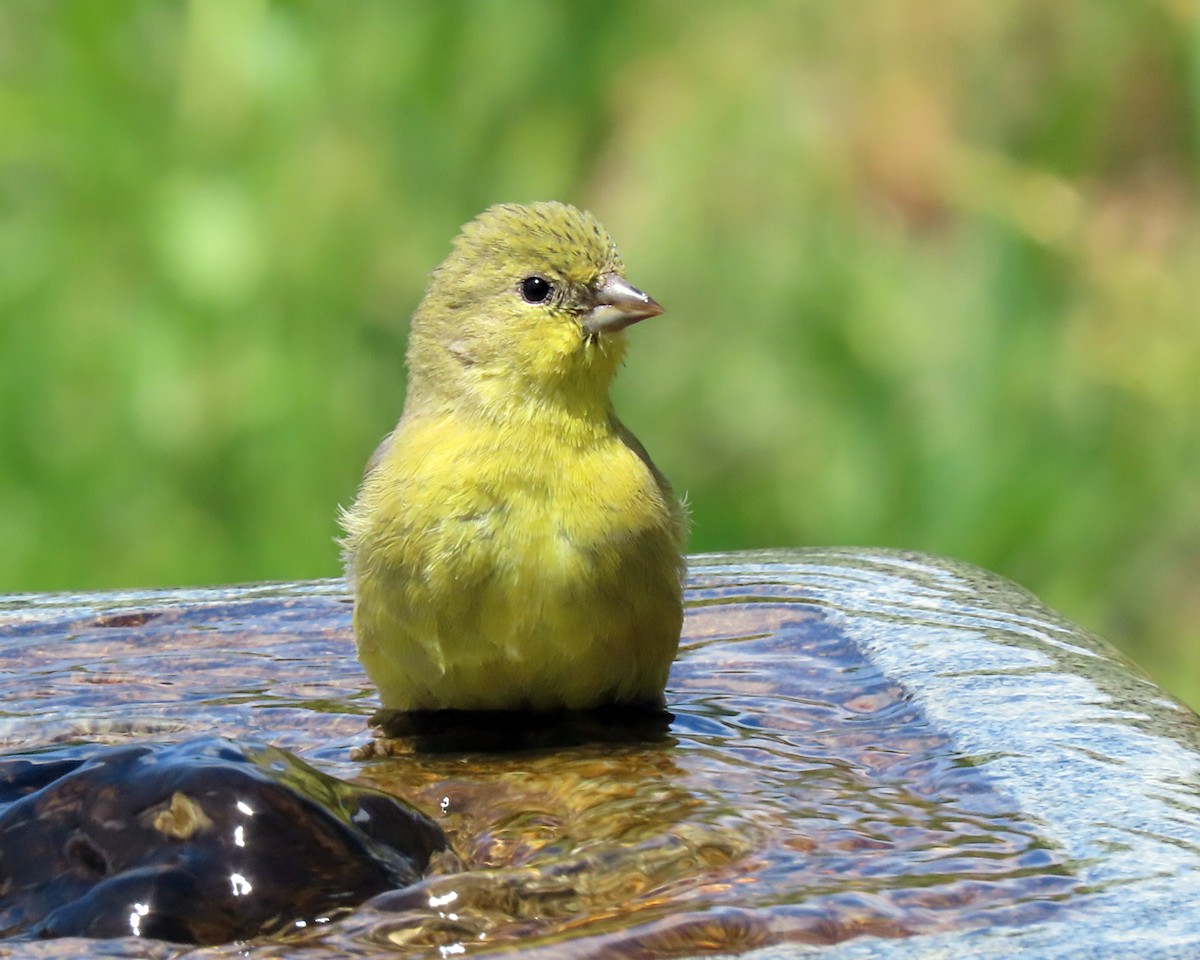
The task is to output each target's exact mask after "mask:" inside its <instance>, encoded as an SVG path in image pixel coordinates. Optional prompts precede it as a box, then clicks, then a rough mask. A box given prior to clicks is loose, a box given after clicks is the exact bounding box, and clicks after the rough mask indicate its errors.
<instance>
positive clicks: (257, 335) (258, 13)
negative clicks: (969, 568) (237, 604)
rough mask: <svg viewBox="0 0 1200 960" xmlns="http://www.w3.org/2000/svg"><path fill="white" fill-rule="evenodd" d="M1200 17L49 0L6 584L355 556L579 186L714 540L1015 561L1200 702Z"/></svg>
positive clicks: (9, 441) (824, 7) (988, 3)
mask: <svg viewBox="0 0 1200 960" xmlns="http://www.w3.org/2000/svg"><path fill="white" fill-rule="evenodd" d="M1197 9H1198V8H1197V5H1196V4H1195V3H1193V2H1188V0H1176V2H1172V0H1160V2H1136V0H1122V2H1105V0H1089V2H1082V0H1080V2H1069V0H1063V2H1059V3H1053V4H1048V3H1044V2H1039V0H1028V2H1018V0H1013V2H1005V3H996V2H994V0H914V2H904V0H855V2H846V3H831V2H820V0H810V2H800V0H795V2H778V3H770V2H748V3H736V4H735V3H718V2H712V3H702V2H693V3H681V2H669V0H664V2H655V0H634V2H618V0H611V2H603V3H599V2H591V3H584V2H577V3H570V4H563V3H555V2H550V0H547V2H533V0H491V2H476V3H443V2H432V0H431V2H382V0H376V2H366V0H364V2H358V3H347V2H335V0H312V2H274V3H267V2H262V0H194V2H191V3H186V2H165V0H146V2H136V0H105V2H98V0H75V2H54V0H4V2H3V3H2V4H0V590H3V591H25V590H58V589H88V588H103V587H118V586H141V585H182V584H200V583H224V582H230V581H247V580H260V579H290V578H305V577H319V576H331V575H335V574H336V573H337V572H338V569H339V567H338V559H337V549H336V547H335V545H334V543H333V538H334V537H335V535H336V534H337V529H336V525H335V507H336V505H337V504H339V503H347V502H348V501H349V500H350V499H351V497H352V495H353V492H354V489H355V486H356V484H357V481H358V478H359V474H360V470H361V467H362V465H363V463H364V461H365V460H366V458H367V455H368V454H369V453H370V451H371V450H372V449H373V447H374V445H375V443H376V442H377V441H378V439H379V438H380V437H381V436H382V435H383V434H384V433H385V432H386V431H387V430H388V429H390V427H391V425H392V423H393V422H394V420H395V419H396V417H397V415H398V413H399V410H400V406H401V401H402V397H403V378H404V370H403V348H404V341H405V334H406V325H407V318H408V315H409V314H410V312H411V310H412V309H413V307H414V305H415V304H416V302H417V300H418V299H419V297H420V294H421V291H422V288H423V285H424V282H425V277H426V275H427V273H428V271H429V270H430V269H432V268H433V267H434V266H435V265H436V264H437V263H438V261H440V260H441V259H442V257H443V256H444V255H445V253H446V251H447V249H448V245H449V242H450V239H451V237H452V236H453V234H454V233H455V231H456V230H457V228H458V227H459V225H460V224H461V223H463V222H464V221H465V220H467V219H469V218H470V217H471V216H473V215H474V214H475V213H477V212H478V211H479V210H481V209H482V208H483V207H485V206H487V205H488V204H490V203H493V202H496V201H500V200H533V199H543V198H559V199H563V200H569V201H573V202H575V203H578V204H580V205H583V206H586V207H588V208H590V209H592V210H593V211H594V212H595V213H596V214H597V215H598V216H599V217H600V219H601V220H602V221H603V222H604V223H605V224H606V225H607V226H608V227H609V229H610V231H611V232H612V233H613V235H614V236H615V237H616V238H617V240H618V242H619V244H620V246H621V250H622V253H623V255H624V258H625V260H626V262H627V264H628V265H629V272H630V278H631V279H632V280H633V282H634V283H636V284H638V285H639V286H641V287H643V288H644V289H646V290H648V291H650V292H651V293H652V294H653V295H654V296H655V297H656V298H658V299H659V300H661V301H662V303H664V304H665V305H667V307H668V313H667V314H666V315H665V316H664V317H661V318H659V319H655V320H653V321H651V322H649V323H646V324H644V325H642V326H639V327H638V328H637V329H636V330H635V331H634V332H633V335H632V341H633V342H632V351H631V355H630V361H629V363H628V365H627V368H626V370H625V371H624V372H623V374H622V377H621V378H620V380H619V381H618V387H617V397H616V401H617V406H618V409H620V411H621V412H622V416H623V418H624V419H625V420H626V422H627V423H629V425H630V426H631V427H632V428H633V429H634V431H635V432H636V433H637V434H638V435H639V436H640V437H641V438H642V439H643V440H644V441H645V443H646V445H647V446H648V447H649V449H650V450H651V451H652V452H653V454H654V456H655V459H656V460H657V461H658V463H659V465H660V466H661V467H662V468H663V469H664V471H665V472H666V473H667V474H668V475H669V476H670V477H671V478H672V479H673V480H674V481H675V483H676V485H677V486H678V487H679V488H680V489H681V490H685V491H687V493H688V495H689V498H690V500H691V504H692V510H693V514H694V518H695V523H694V531H693V535H692V543H691V546H692V549H693V550H696V551H703V550H715V549H726V548H749V547H760V546H791V545H803V544H820V545H823V544H856V545H888V546H901V547H908V548H914V549H922V550H928V551H933V552H936V553H941V554H948V555H952V556H956V557H960V558H963V559H966V560H970V561H973V562H975V563H978V564H981V565H983V566H985V567H988V568H991V569H993V570H996V571H999V572H1001V573H1003V574H1005V575H1007V576H1009V577H1011V578H1012V579H1014V580H1017V581H1018V582H1020V583H1022V584H1024V585H1026V586H1027V587H1029V588H1031V589H1032V590H1034V591H1035V592H1036V593H1038V594H1039V595H1041V596H1042V597H1043V598H1044V599H1046V600H1047V601H1048V602H1049V603H1051V604H1052V605H1055V606H1056V607H1058V608H1059V609H1060V610H1062V611H1063V612H1064V613H1066V614H1067V615H1068V616H1070V617H1072V618H1073V619H1075V620H1077V621H1079V622H1081V623H1083V624H1084V625H1086V626H1088V627H1090V628H1092V629H1095V630H1096V631H1098V632H1100V633H1101V634H1103V635H1105V636H1107V637H1108V638H1109V639H1111V640H1113V641H1114V642H1116V643H1118V644H1119V645H1121V646H1123V647H1124V648H1125V649H1126V650H1128V651H1129V652H1130V653H1131V654H1132V655H1133V656H1134V657H1135V658H1136V659H1137V660H1139V661H1140V662H1141V663H1142V664H1143V665H1144V666H1145V667H1146V668H1147V669H1149V670H1150V671H1151V673H1152V674H1153V675H1154V676H1155V677H1156V678H1157V679H1158V680H1159V681H1160V682H1161V683H1163V684H1164V685H1165V686H1166V687H1168V688H1169V689H1171V690H1172V691H1174V692H1176V693H1178V694H1180V695H1181V696H1183V697H1184V698H1186V699H1188V700H1189V701H1190V702H1192V703H1193V704H1195V703H1200V645H1198V643H1197V640H1198V639H1200V433H1198V423H1197V420H1198V418H1197V411H1198V409H1200V190H1198V174H1200V17H1198V14H1197Z"/></svg>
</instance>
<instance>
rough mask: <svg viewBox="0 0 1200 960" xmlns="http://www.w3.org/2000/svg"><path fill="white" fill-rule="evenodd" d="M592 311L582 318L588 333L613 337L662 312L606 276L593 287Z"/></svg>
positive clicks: (634, 289)
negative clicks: (614, 334) (612, 334)
mask: <svg viewBox="0 0 1200 960" xmlns="http://www.w3.org/2000/svg"><path fill="white" fill-rule="evenodd" d="M592 303H593V306H592V309H591V310H589V311H588V312H587V313H586V314H585V315H584V317H583V329H584V330H586V331H587V332H588V333H616V332H617V331H618V330H624V329H625V328H626V327H627V326H629V325H630V324H631V323H637V322H638V321H639V320H645V319H646V318H647V317H656V316H658V315H659V314H660V313H662V312H663V308H662V307H660V306H659V305H658V303H657V302H656V301H655V300H654V299H653V298H652V297H648V296H646V295H645V294H644V293H642V291H641V290H639V289H637V287H633V286H630V285H629V283H628V282H627V281H626V280H625V279H624V278H623V277H619V276H617V275H616V274H615V273H606V274H604V276H602V277H601V278H600V279H599V280H597V281H596V283H595V285H594V286H593V287H592Z"/></svg>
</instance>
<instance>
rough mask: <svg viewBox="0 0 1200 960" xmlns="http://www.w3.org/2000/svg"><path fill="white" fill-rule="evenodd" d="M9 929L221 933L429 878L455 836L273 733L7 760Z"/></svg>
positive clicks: (300, 916) (1, 840) (310, 913)
mask: <svg viewBox="0 0 1200 960" xmlns="http://www.w3.org/2000/svg"><path fill="white" fill-rule="evenodd" d="M0 804H2V805H3V812H2V813H0V936H9V937H11V936H18V935H19V936H26V937H29V936H36V937H62V936H84V937H120V936H130V935H134V936H142V937H153V938H156V939H160V940H172V941H176V942H180V943H198V944H215V943H223V942H227V941H230V940H244V939H248V938H251V937H256V936H259V935H262V934H270V933H275V932H278V931H281V930H284V929H287V928H289V927H293V926H299V925H304V924H311V923H314V922H322V921H323V920H324V919H325V918H329V917H331V916H336V915H338V914H339V913H342V912H345V911H346V910H348V909H350V908H352V907H354V906H355V905H357V904H359V903H361V902H362V901H363V900H365V899H366V898H368V897H371V896H374V895H375V894H377V893H381V892H382V891H385V890H391V889H395V888H397V887H401V886H405V885H407V884H410V883H412V882H414V881H415V880H417V879H418V878H419V877H420V875H421V873H422V872H423V871H424V870H425V868H426V867H427V866H428V863H429V858H430V856H431V854H432V853H433V852H434V851H436V850H440V849H443V848H445V846H446V839H445V836H444V834H443V833H442V831H441V830H440V828H439V827H438V826H437V825H436V824H434V823H433V822H432V821H431V820H429V819H428V818H426V817H425V816H424V815H422V814H420V813H419V812H417V811H416V810H414V809H413V808H411V807H409V806H407V805H405V804H404V803H403V801H401V800H398V799H396V798H395V797H392V796H389V795H388V794H385V793H381V792H378V791H375V790H369V789H365V788H362V787H357V786H354V785H353V784H349V783H346V782H344V781H341V780H336V779H334V778H332V777H329V776H327V775H325V774H323V773H320V772H319V771H317V770H314V769H313V768H312V767H309V766H307V765H306V764H304V763H302V762H301V761H300V760H298V759H296V758H295V757H293V756H291V755H290V754H288V753H285V752H284V751H282V750H278V749H275V748H274V747H269V746H265V745H263V744H257V743H235V742H233V741H230V740H225V739H220V738H212V737H210V738H202V739H196V740H189V741H185V742H183V743H176V744H168V745H163V744H138V745H136V746H123V747H109V746H100V745H96V744H86V745H81V746H74V747H68V748H63V749H57V750H52V751H48V752H45V753H29V754H22V755H14V756H7V757H2V758H0Z"/></svg>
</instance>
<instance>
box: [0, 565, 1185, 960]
mask: <svg viewBox="0 0 1200 960" xmlns="http://www.w3.org/2000/svg"><path fill="white" fill-rule="evenodd" d="M687 600H688V607H687V620H686V623H685V627H684V636H683V642H682V645H681V650H680V656H679V659H678V661H677V662H676V664H675V666H674V669H673V671H672V674H671V682H670V685H669V687H668V690H667V699H668V704H669V707H670V709H671V711H672V712H673V713H674V720H673V721H672V722H671V723H670V725H669V728H667V729H666V730H665V731H659V732H658V733H657V734H656V735H645V736H629V737H626V738H608V739H605V740H604V741H602V742H590V743H589V742H585V743H581V744H577V745H574V746H557V747H554V746H547V747H541V748H538V749H533V748H529V747H525V748H522V749H519V750H515V751H479V752H462V751H460V752H453V753H445V752H425V751H421V750H417V749H413V748H412V745H408V746H407V747H406V746H405V745H404V744H403V743H401V744H400V745H399V748H398V749H397V751H396V755H393V756H386V757H377V758H373V759H370V760H365V761H363V760H355V759H353V758H352V752H353V751H355V750H356V749H360V750H361V748H362V746H363V745H364V744H365V743H367V741H368V740H369V737H368V734H367V729H366V720H367V717H368V716H369V715H370V714H371V713H372V712H373V710H374V709H375V707H376V706H377V702H376V700H375V698H374V692H373V690H372V689H371V688H370V685H369V684H368V682H367V680H366V678H365V676H364V675H363V673H362V671H361V668H360V667H359V665H358V663H357V661H356V660H355V657H354V645H353V639H352V637H351V632H350V604H349V602H348V594H347V590H346V587H345V584H344V583H342V582H341V581H336V580H331V581H319V582H312V583H300V584H282V585H275V584H265V585H257V586H249V587H231V588H222V589H208V590H171V591H165V590H164V591H138V592H125V593H106V594H88V595H65V594H56V595H45V594H38V595H21V596H10V597H5V598H0V689H2V691H3V703H4V708H3V716H2V717H0V746H2V747H3V748H4V752H6V753H15V752H25V751H29V750H31V749H35V748H39V747H42V746H49V745H54V744H60V743H63V742H70V741H80V740H86V741H92V742H99V743H113V744H121V745H124V744H130V743H134V742H137V741H139V740H143V739H153V740H154V741H155V742H163V741H171V740H174V739H184V738H186V737H192V736H200V735H220V736H222V737H226V738H234V739H238V738H247V739H252V740H257V741H266V742H269V743H271V744H273V745H274V746H276V747H280V748H283V749H285V750H288V751H291V752H292V753H294V754H296V755H298V756H299V757H300V758H301V759H302V760H303V761H305V762H307V763H308V764H311V765H312V766H314V767H316V768H318V769H319V770H321V771H323V772H324V773H327V774H330V775H332V776H335V777H338V778H342V779H345V780H350V781H353V782H355V783H357V784H360V785H363V786H366V787H372V788H376V789H382V790H384V791H386V792H388V793H391V794H395V795H399V796H401V797H404V798H406V799H407V800H409V801H411V802H412V803H414V804H415V805H416V806H417V807H419V808H421V809H423V810H424V811H425V812H426V813H428V814H429V815H431V816H432V817H433V818H434V819H435V820H436V821H437V822H438V823H439V824H440V825H441V827H442V828H443V829H444V830H445V831H446V833H447V835H448V836H449V838H450V842H451V844H452V845H453V847H454V848H455V850H456V851H457V859H456V860H455V859H453V858H447V859H446V860H445V861H442V862H437V863H435V865H434V868H433V870H432V872H431V873H430V874H429V875H428V876H427V877H426V878H425V879H424V880H423V881H421V882H420V883H418V884H416V885H415V886H412V887H409V888H406V889H402V890H398V891H393V892H388V893H384V894H382V895H380V896H378V897H376V898H375V899H373V900H370V901H368V902H367V903H366V904H364V905H363V906H361V907H359V908H358V909H357V910H355V911H353V912H352V913H350V914H349V915H348V916H344V917H341V918H339V919H337V920H335V921H334V922H331V923H328V924H324V925H319V926H317V925H312V924H310V925H307V926H304V927H297V928H296V929H294V930H291V931H288V932H286V933H285V934H283V935H277V936H276V937H274V938H271V939H264V940H259V941H251V942H249V943H241V944H229V945H227V946H224V947H220V946H219V947H210V948H206V949H205V950H204V951H203V955H204V956H206V957H230V958H232V957H251V958H260V957H261V958H265V957H285V956H287V957H290V956H301V955H303V956H304V957H305V958H313V960H319V958H324V957H329V958H333V957H344V956H347V955H353V956H356V957H378V958H387V957H393V958H394V957H443V956H456V955H465V956H473V955H479V956H485V955H488V954H489V953H491V952H494V951H500V950H503V949H505V948H507V949H511V948H513V947H514V946H517V945H519V946H520V947H522V948H523V950H522V954H521V955H522V956H528V957H555V958H557V957H566V958H572V957H593V956H594V957H600V956H603V957H621V956H628V957H638V958H644V957H692V956H712V955H724V954H751V955H754V956H757V957H759V958H762V960H765V958H774V957H791V956H797V955H801V954H804V955H807V954H808V953H810V952H815V953H817V954H819V955H821V956H823V957H830V958H858V957H864V958H865V957H888V958H897V957H899V958H904V957H909V956H911V957H931V956H932V957H937V956H943V955H944V956H947V957H950V956H955V957H957V956H961V955H965V954H969V955H971V956H973V957H987V956H1007V955H1010V954H1012V953H1013V952H1017V951H1029V952H1031V953H1033V954H1036V955H1040V956H1047V955H1053V956H1068V955H1078V956H1103V955H1104V954H1105V952H1106V951H1111V952H1113V953H1118V954H1119V953H1120V952H1121V951H1122V950H1129V949H1134V950H1135V952H1137V953H1139V954H1140V955H1150V954H1153V953H1154V952H1155V950H1156V949H1161V950H1163V951H1167V952H1170V951H1185V949H1186V948H1187V947H1189V946H1190V947H1191V948H1193V949H1196V948H1197V947H1198V946H1200V906H1197V904H1200V721H1198V720H1197V718H1196V716H1195V715H1194V714H1193V713H1191V712H1190V711H1189V710H1187V709H1186V708H1184V707H1182V706H1180V705H1179V704H1178V703H1176V702H1175V701H1173V700H1171V699H1170V698H1169V697H1168V696H1167V695H1166V694H1164V693H1163V692H1162V691H1160V690H1159V689H1158V688H1156V687H1155V686H1154V685H1153V684H1151V683H1150V682H1149V681H1148V680H1146V679H1145V678H1144V677H1143V676H1142V675H1141V674H1140V673H1139V672H1138V671H1137V669H1136V668H1135V667H1132V666H1131V665H1130V664H1129V663H1128V662H1127V661H1125V660H1124V659H1123V658H1122V657H1121V656H1120V655H1119V654H1117V653H1116V652H1115V651H1114V650H1113V649H1112V648H1111V647H1109V646H1108V645H1107V644H1105V643H1104V642H1103V641H1101V640H1099V639H1097V638H1095V637H1093V636H1091V635H1089V634H1087V633H1085V632H1083V631H1081V630H1080V629H1078V628H1077V627H1075V626H1073V625H1072V624H1070V623H1068V622H1066V621H1064V620H1063V619H1061V618H1060V617H1058V616H1057V615H1056V614H1054V613H1053V612H1052V611H1050V610H1048V609H1047V608H1046V607H1044V606H1043V605H1041V604H1040V603H1039V602H1038V601H1037V600H1036V599H1034V598H1033V597H1032V596H1031V595H1029V594H1028V593H1026V592H1025V591H1023V590H1021V589H1020V588H1017V587H1015V586H1013V585H1011V584H1009V583H1007V582H1006V581H1003V580H1000V579H999V578H997V577H994V576H992V575H990V574H986V573H984V572H982V571H979V570H977V569H975V568H971V567H968V566H966V565H963V564H958V563H954V562H950V561H945V560H940V559H936V558H932V557H928V556H923V555H916V554H904V553H895V552H884V551H870V552H868V551H852V550H796V551H780V552H769V553H768V552H764V553H739V554H724V555H704V556H696V557H692V558H691V562H690V573H689V580H688V590H687ZM0 866H2V865H0ZM968 945H969V946H968ZM4 949H6V950H13V951H16V953H17V954H19V955H21V956H36V957H67V956H78V955H80V952H81V944H80V942H79V941H72V940H70V939H64V940H49V941H41V942H29V941H26V942H18V943H10V944H8V945H7V946H6V947H5V948H4ZM193 949H194V948H190V947H181V946H179V945H177V944H169V943H163V942H158V941H152V940H137V939H133V938H125V939H119V940H106V941H90V942H88V943H87V944H86V947H84V948H82V952H84V953H86V954H87V955H88V956H91V957H155V958H158V957H164V958H165V957H175V956H182V955H184V954H186V953H188V952H189V951H190V950H193ZM4 955H10V954H8V953H5V954H4Z"/></svg>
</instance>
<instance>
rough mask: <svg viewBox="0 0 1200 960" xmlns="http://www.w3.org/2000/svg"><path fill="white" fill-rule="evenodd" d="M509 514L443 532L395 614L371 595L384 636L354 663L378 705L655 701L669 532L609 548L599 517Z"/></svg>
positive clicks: (675, 601) (662, 663)
mask: <svg viewBox="0 0 1200 960" xmlns="http://www.w3.org/2000/svg"><path fill="white" fill-rule="evenodd" d="M522 506H523V505H521V504H515V505H514V504H511V503H510V504H507V505H506V506H505V508H504V509H502V510H495V511H489V512H487V513H484V514H481V515H476V516H471V517H463V518H461V519H460V520H457V521H453V524H454V525H457V526H458V527H459V528H460V529H457V530H452V529H450V527H449V526H448V525H444V526H443V527H442V530H441V540H442V544H443V549H441V550H439V551H437V558H436V561H435V562H433V563H431V564H430V565H429V566H428V567H427V568H426V569H424V570H422V571H419V576H416V577H409V578H407V582H408V587H409V589H408V590H406V591H405V595H406V602H405V603H404V604H403V605H394V601H395V597H396V591H394V590H393V589H390V588H389V589H386V590H385V591H383V593H384V594H385V595H388V596H390V598H391V600H392V602H393V608H392V610H391V611H390V612H389V614H388V616H387V618H386V619H387V620H388V621H389V622H388V624H387V630H386V635H378V636H377V640H376V642H375V643H373V644H371V646H372V647H374V648H375V649H374V650H373V651H369V650H366V649H364V650H362V651H361V653H362V655H363V659H364V664H365V665H367V667H368V670H369V671H370V672H371V673H372V676H373V678H374V679H376V682H377V683H378V685H379V687H380V692H381V694H382V696H383V698H384V704H385V705H386V706H389V707H394V708H397V709H439V708H451V707H452V708H456V709H476V710H478V709H510V708H528V709H559V708H567V709H582V708H587V707H591V706H596V705H599V704H601V703H606V702H622V701H624V702H652V701H654V700H656V699H657V698H659V697H660V696H661V691H662V688H663V685H664V684H665V681H666V674H667V670H668V669H669V666H670V663H671V661H672V659H673V658H674V655H675V650H676V646H677V643H678V638H679V630H680V625H681V619H680V618H681V612H680V598H679V584H678V576H677V571H676V567H675V565H674V564H673V563H672V562H671V557H672V556H673V555H674V556H677V550H678V548H677V547H676V546H675V544H674V541H673V540H672V538H671V535H670V533H669V531H668V530H667V529H665V528H660V527H653V526H650V527H645V528H644V529H642V530H640V532H639V531H636V530H635V531H634V532H632V533H631V532H630V530H629V529H626V528H625V527H624V526H623V527H622V528H621V530H620V534H621V535H619V536H618V535H617V533H618V531H617V530H616V529H615V528H613V529H607V528H606V525H605V523H604V517H602V516H591V517H586V516H585V517H582V518H581V517H580V516H578V511H576V515H575V516H572V517H566V516H563V515H562V514H561V513H559V512H556V511H553V510H549V509H547V508H546V506H545V505H544V504H543V505H541V506H540V507H539V508H538V509H529V510H528V511H527V512H525V513H524V515H522V514H521V512H520V511H521V510H522ZM514 510H516V511H518V513H517V515H514ZM365 596H366V594H365V593H364V592H361V591H360V602H361V600H362V598H363V597H365ZM363 613H364V614H365V613H366V611H365V610H364V611H363ZM365 626H366V624H365V623H363V624H360V635H362V634H363V633H364V630H363V629H361V628H362V627H365Z"/></svg>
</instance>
